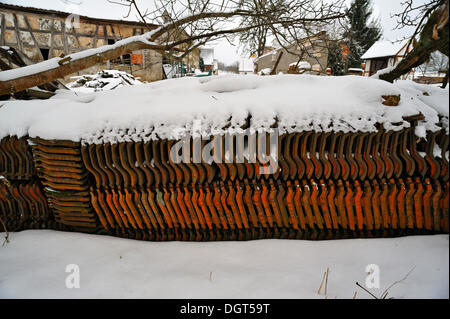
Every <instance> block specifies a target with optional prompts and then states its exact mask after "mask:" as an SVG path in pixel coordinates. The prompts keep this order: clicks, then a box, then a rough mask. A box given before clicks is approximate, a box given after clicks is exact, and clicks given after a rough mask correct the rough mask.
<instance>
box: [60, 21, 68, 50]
mask: <svg viewBox="0 0 450 319" xmlns="http://www.w3.org/2000/svg"><path fill="white" fill-rule="evenodd" d="M61 30H62V40H63V45H64V54H65V55H67V54H69V47H68V46H67V35H66V22H65V21H61Z"/></svg>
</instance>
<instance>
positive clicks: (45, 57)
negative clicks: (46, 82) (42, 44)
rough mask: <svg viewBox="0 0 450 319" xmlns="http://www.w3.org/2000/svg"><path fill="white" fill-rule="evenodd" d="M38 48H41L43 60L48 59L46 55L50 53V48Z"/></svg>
mask: <svg viewBox="0 0 450 319" xmlns="http://www.w3.org/2000/svg"><path fill="white" fill-rule="evenodd" d="M39 50H41V54H42V57H43V58H44V61H45V60H48V55H49V54H50V49H43V48H39Z"/></svg>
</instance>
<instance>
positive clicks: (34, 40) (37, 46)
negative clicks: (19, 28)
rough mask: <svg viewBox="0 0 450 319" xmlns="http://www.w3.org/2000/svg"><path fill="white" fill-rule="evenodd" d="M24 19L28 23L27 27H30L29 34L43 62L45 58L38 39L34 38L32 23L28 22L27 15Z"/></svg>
mask: <svg viewBox="0 0 450 319" xmlns="http://www.w3.org/2000/svg"><path fill="white" fill-rule="evenodd" d="M23 18H24V20H25V23H26V25H27V27H28V32H30V34H31V38H32V39H33V42H34V46H35V48H36V50H37V51H38V53H39V56H40V57H41V60H42V61H44V56H43V55H42V52H41V49H40V48H39V45H38V42H37V41H36V38H35V37H34V34H33V31H32V29H31V25H30V22H29V21H28V18H27V16H26V15H24V16H23Z"/></svg>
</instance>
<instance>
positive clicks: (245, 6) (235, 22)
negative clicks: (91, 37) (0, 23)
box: [0, 0, 345, 95]
mask: <svg viewBox="0 0 450 319" xmlns="http://www.w3.org/2000/svg"><path fill="white" fill-rule="evenodd" d="M110 1H111V2H114V3H116V4H117V5H118V6H122V7H124V8H127V9H128V11H127V12H128V13H127V14H128V15H129V14H132V13H134V14H136V15H137V17H138V18H139V19H140V20H141V21H142V22H143V23H144V24H145V25H146V26H147V29H148V30H149V31H148V32H147V33H145V34H144V35H141V36H136V37H132V38H127V39H125V40H122V41H118V42H117V43H115V44H114V45H112V46H107V47H103V48H98V49H94V50H91V51H88V52H85V53H83V54H81V55H80V54H78V55H77V54H71V55H68V56H66V57H62V58H55V59H56V60H57V62H58V63H57V65H54V64H56V63H54V64H53V65H50V64H49V62H48V61H46V62H45V63H47V64H46V65H49V67H47V68H46V67H43V68H42V69H43V70H42V69H41V68H37V67H34V68H32V69H30V70H29V71H27V72H22V73H8V74H7V76H6V74H5V76H3V78H2V77H1V76H0V95H1V94H8V93H11V92H19V91H22V90H25V89H27V88H30V87H34V86H37V85H41V84H43V83H46V82H49V81H52V80H55V79H57V78H62V77H64V76H67V75H69V74H71V73H74V72H77V71H80V70H83V69H86V68H89V67H91V66H93V65H95V64H97V63H100V62H103V61H107V60H110V59H114V58H116V57H118V56H121V55H124V54H128V53H131V52H132V51H136V50H141V49H153V50H156V51H158V52H161V53H162V54H164V55H168V54H169V55H171V56H175V57H176V58H179V59H182V58H183V57H185V56H186V55H188V54H189V53H190V52H192V50H194V49H195V48H197V47H199V46H201V45H203V44H204V43H206V42H208V41H212V40H217V39H220V38H229V37H233V36H239V35H242V34H243V33H245V32H249V31H250V30H257V29H258V28H261V27H266V28H267V29H268V32H270V34H271V36H273V37H274V38H275V39H276V40H277V41H278V42H279V43H280V45H281V46H283V47H285V48H287V49H288V47H287V46H288V45H289V44H291V43H295V42H296V41H298V39H301V38H304V37H307V36H310V35H312V34H315V33H317V32H319V31H322V30H324V29H326V28H327V27H329V25H330V24H332V23H335V22H336V21H338V20H340V19H343V18H344V17H345V7H344V6H343V3H344V0H338V1H323V0H291V1H281V0H264V1H262V0H255V1H259V3H260V4H261V5H258V6H255V5H254V2H253V3H251V2H250V1H248V0H155V2H154V7H153V8H152V9H145V8H140V7H139V6H138V4H137V3H136V1H135V0H110ZM278 3H282V5H277V4H278ZM155 25H158V26H156V27H155ZM42 63H44V62H42ZM6 72H10V71H6ZM4 73H5V72H4ZM23 74H26V75H23Z"/></svg>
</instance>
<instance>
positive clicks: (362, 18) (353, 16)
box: [344, 0, 382, 69]
mask: <svg viewBox="0 0 450 319" xmlns="http://www.w3.org/2000/svg"><path fill="white" fill-rule="evenodd" d="M371 15H372V7H371V4H370V0H353V2H352V6H351V7H350V9H349V10H348V11H347V19H348V23H349V30H348V31H347V32H346V33H345V35H344V37H345V38H346V41H347V45H348V49H349V54H348V56H347V59H348V60H347V69H348V68H351V67H353V68H360V67H361V62H362V61H361V56H362V55H363V54H364V53H365V52H366V51H367V50H368V49H369V48H370V47H371V46H372V45H373V44H374V43H375V42H376V41H378V40H379V39H380V38H381V35H382V30H381V27H380V26H379V23H378V22H376V21H373V20H371V19H370V18H371Z"/></svg>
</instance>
